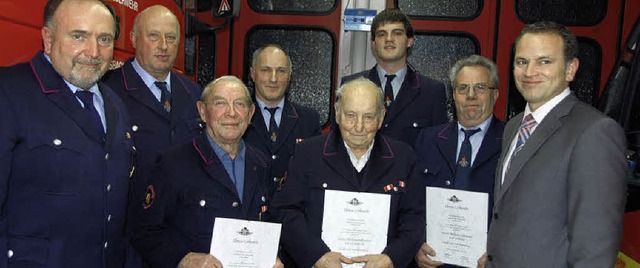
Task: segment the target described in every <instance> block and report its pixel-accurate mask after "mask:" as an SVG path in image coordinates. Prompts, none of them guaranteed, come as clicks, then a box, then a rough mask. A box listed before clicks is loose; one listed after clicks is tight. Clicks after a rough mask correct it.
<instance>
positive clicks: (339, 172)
mask: <svg viewBox="0 0 640 268" xmlns="http://www.w3.org/2000/svg"><path fill="white" fill-rule="evenodd" d="M335 109H336V119H337V124H338V128H339V130H333V131H331V132H329V133H327V134H325V135H322V136H318V137H314V138H311V139H308V140H306V141H304V142H303V143H300V144H298V148H296V153H295V154H294V156H293V158H292V160H291V162H290V163H289V171H288V175H287V178H286V181H285V183H284V185H283V187H282V190H280V192H278V193H277V194H276V195H275V197H274V199H273V201H272V207H273V210H274V213H275V214H276V218H277V219H278V220H279V221H280V222H282V224H283V226H282V237H281V246H282V249H283V251H284V252H283V257H285V258H286V259H283V261H285V263H286V264H287V265H290V266H292V267H311V266H314V267H316V268H321V267H338V266H339V265H340V264H341V263H353V262H363V263H366V265H367V266H371V267H406V266H407V265H408V264H409V262H410V261H411V260H412V259H413V256H415V254H416V252H417V250H418V248H419V247H420V243H421V242H422V237H423V236H424V195H422V194H421V193H422V192H423V190H422V188H421V186H422V183H421V182H420V181H419V177H418V176H420V175H419V174H418V171H417V169H416V167H415V165H416V163H417V157H416V155H415V153H414V152H413V150H412V149H411V147H409V146H408V145H406V144H405V143H402V142H399V141H396V140H393V139H390V138H387V137H384V136H382V135H380V134H379V133H378V130H379V129H380V126H381V125H382V120H383V118H384V115H385V110H384V104H383V94H382V91H381V89H380V88H379V87H378V86H377V85H375V84H374V83H373V82H371V81H369V80H367V79H365V78H360V79H356V80H354V81H351V82H349V83H346V84H344V85H342V86H341V87H340V88H339V89H338V91H337V93H336V104H335ZM326 190H341V191H350V192H368V193H377V194H385V195H390V199H391V206H390V208H389V222H388V229H387V230H388V233H387V244H386V247H385V248H384V250H383V251H382V252H379V254H370V255H365V256H355V257H354V256H350V257H351V258H349V257H346V256H344V255H343V254H342V253H341V252H336V250H337V249H335V248H334V249H330V248H329V247H328V246H327V244H326V243H325V242H324V241H323V240H322V239H321V234H322V222H323V220H324V219H323V215H324V206H323V205H324V197H325V191H326ZM381 209H383V208H381ZM383 224H386V223H383Z"/></svg>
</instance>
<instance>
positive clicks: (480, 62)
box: [449, 55, 500, 88]
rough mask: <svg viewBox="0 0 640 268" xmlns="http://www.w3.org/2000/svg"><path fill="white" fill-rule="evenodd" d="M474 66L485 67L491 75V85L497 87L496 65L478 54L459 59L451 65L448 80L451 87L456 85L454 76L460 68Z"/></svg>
mask: <svg viewBox="0 0 640 268" xmlns="http://www.w3.org/2000/svg"><path fill="white" fill-rule="evenodd" d="M475 66H479V67H484V68H487V70H489V74H490V77H491V87H493V88H498V82H499V81H500V80H499V79H498V68H497V67H496V64H495V63H494V62H493V61H492V60H490V59H487V58H485V57H483V56H480V55H471V56H469V57H466V58H463V59H460V60H458V61H457V62H456V63H455V64H454V65H453V67H451V69H450V70H449V81H450V82H451V87H452V88H455V87H456V84H455V83H456V77H457V76H458V73H459V72H460V70H462V68H464V67H475Z"/></svg>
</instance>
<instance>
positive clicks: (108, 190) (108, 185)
mask: <svg viewBox="0 0 640 268" xmlns="http://www.w3.org/2000/svg"><path fill="white" fill-rule="evenodd" d="M107 192H111V184H107Z"/></svg>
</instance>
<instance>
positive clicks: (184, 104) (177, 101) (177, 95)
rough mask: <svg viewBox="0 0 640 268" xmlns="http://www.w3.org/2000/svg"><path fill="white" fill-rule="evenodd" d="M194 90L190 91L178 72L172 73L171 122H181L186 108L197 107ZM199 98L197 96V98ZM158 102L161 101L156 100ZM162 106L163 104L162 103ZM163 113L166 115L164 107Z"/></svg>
mask: <svg viewBox="0 0 640 268" xmlns="http://www.w3.org/2000/svg"><path fill="white" fill-rule="evenodd" d="M191 94H193V93H192V92H189V89H188V88H187V86H186V85H185V84H184V83H183V82H182V79H181V78H180V77H179V75H178V74H176V73H173V72H172V73H171V97H172V100H171V116H170V117H171V122H180V120H181V118H180V117H181V115H183V114H184V110H187V109H195V106H194V101H193V98H192V97H191ZM198 97H199V96H198ZM196 99H197V98H196ZM156 102H157V103H158V104H160V102H158V101H156ZM160 106H161V105H160ZM160 108H161V109H162V111H161V113H162V114H164V115H166V114H167V112H165V110H164V108H163V107H160Z"/></svg>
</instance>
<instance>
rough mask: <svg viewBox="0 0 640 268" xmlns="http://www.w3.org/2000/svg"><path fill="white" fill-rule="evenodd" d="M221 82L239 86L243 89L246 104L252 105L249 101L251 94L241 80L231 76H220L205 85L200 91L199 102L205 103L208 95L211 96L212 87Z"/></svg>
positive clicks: (250, 100)
mask: <svg viewBox="0 0 640 268" xmlns="http://www.w3.org/2000/svg"><path fill="white" fill-rule="evenodd" d="M221 82H230V83H234V84H237V85H239V86H240V87H241V88H242V89H244V93H245V95H246V96H247V101H248V103H249V104H250V105H251V104H253V100H252V99H251V94H250V93H249V89H248V88H247V86H246V85H245V84H244V82H242V80H240V79H239V78H237V77H235V76H233V75H225V76H221V77H218V78H216V79H215V80H213V81H211V82H209V84H207V85H206V86H205V87H204V90H203V91H202V95H201V96H200V101H202V102H206V101H207V100H208V99H209V95H211V91H212V90H213V87H214V86H215V85H216V84H218V83H221Z"/></svg>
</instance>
